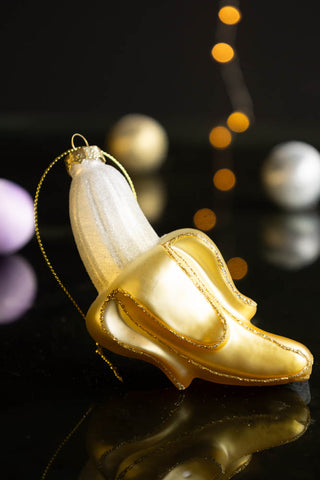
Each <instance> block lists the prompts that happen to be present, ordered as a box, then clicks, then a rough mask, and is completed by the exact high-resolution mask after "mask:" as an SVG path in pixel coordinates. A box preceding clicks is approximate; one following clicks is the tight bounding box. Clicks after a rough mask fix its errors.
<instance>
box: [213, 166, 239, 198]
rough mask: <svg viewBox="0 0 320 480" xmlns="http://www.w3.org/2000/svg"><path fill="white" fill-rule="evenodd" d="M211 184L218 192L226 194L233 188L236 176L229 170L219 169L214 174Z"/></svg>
mask: <svg viewBox="0 0 320 480" xmlns="http://www.w3.org/2000/svg"><path fill="white" fill-rule="evenodd" d="M213 183H214V186H215V187H216V188H217V189H218V190H222V191H223V192H226V191H227V190H231V189H232V188H233V187H234V186H235V184H236V176H235V174H234V173H233V171H232V170H230V169H229V168H221V169H220V170H217V171H216V173H215V174H214V176H213Z"/></svg>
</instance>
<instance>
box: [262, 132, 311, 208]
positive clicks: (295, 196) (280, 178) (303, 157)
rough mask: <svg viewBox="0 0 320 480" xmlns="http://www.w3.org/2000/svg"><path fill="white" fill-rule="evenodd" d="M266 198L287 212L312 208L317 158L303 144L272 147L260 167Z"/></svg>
mask: <svg viewBox="0 0 320 480" xmlns="http://www.w3.org/2000/svg"><path fill="white" fill-rule="evenodd" d="M262 182H263V185H264V187H265V190H266V192H267V194H268V195H269V197H270V198H271V199H272V200H273V201H274V202H275V203H276V204H278V205H279V206H280V207H282V208H284V209H287V210H302V209H307V208H310V207H313V206H315V204H316V203H317V201H318V200H319V198H320V154H319V152H318V151H317V150H316V149H315V148H314V147H312V146H311V145H308V144H307V143H304V142H296V141H294V142H286V143H282V144H280V145H277V146H276V147H274V148H273V149H272V151H271V153H270V155H269V156H268V158H267V159H266V161H265V163H264V165H263V167H262Z"/></svg>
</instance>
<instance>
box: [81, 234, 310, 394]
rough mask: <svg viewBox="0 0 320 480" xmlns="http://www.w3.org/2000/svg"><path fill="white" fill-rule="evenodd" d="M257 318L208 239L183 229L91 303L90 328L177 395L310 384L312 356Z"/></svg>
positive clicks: (253, 306) (105, 343)
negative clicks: (164, 379)
mask: <svg viewBox="0 0 320 480" xmlns="http://www.w3.org/2000/svg"><path fill="white" fill-rule="evenodd" d="M255 311H256V304H255V302H253V301H252V300H250V299H249V298H247V297H245V296H244V295H242V294H241V293H240V292H238V290H237V289H236V287H235V285H234V284H233V281H232V279H231V276H230V274H229V272H228V269H227V266H226V264H225V262H224V260H223V258H222V256H221V254H220V252H219V250H218V249H217V247H216V246H215V245H214V243H213V242H212V241H211V240H210V239H209V237H207V236H206V235H205V234H204V233H202V232H200V231H197V230H193V229H183V230H178V231H176V232H172V233H170V234H168V235H165V236H164V237H162V238H161V239H160V240H159V242H158V243H157V244H156V245H155V246H154V247H152V248H151V249H149V250H147V251H146V252H144V253H143V254H142V255H140V256H139V257H138V258H136V259H135V260H134V261H132V262H131V263H130V264H129V265H128V266H127V267H125V268H124V269H123V271H122V272H121V273H120V274H119V275H118V276H117V277H116V279H115V280H114V281H113V282H112V284H111V285H110V286H109V288H108V289H107V290H106V291H104V292H102V293H101V294H100V295H99V296H98V298H97V299H96V301H95V302H94V303H93V304H92V306H91V308H90V309H89V312H88V314H87V328H88V331H89V332H90V334H91V335H92V337H93V338H94V339H95V340H96V341H97V342H99V343H100V344H101V345H102V346H104V347H106V348H108V349H110V350H112V351H114V352H116V353H120V354H124V355H127V356H132V357H137V358H141V359H143V360H146V361H149V362H150V363H153V364H154V365H156V366H158V367H159V368H161V369H162V370H163V372H164V373H165V374H166V375H167V376H168V377H169V378H170V380H171V381H172V382H173V383H174V384H175V385H176V386H177V387H178V388H179V389H183V388H186V387H188V386H189V384H190V382H191V381H192V379H193V378H195V377H199V378H203V379H205V380H209V381H213V382H218V383H224V384H234V385H270V384H282V383H288V382H293V381H301V380H306V379H307V378H309V376H310V373H311V368H312V362H313V358H312V355H311V353H310V352H309V350H308V349H307V348H306V347H305V346H304V345H302V344H300V343H298V342H296V341H294V340H290V339H286V338H284V337H281V336H278V335H274V334H271V333H268V332H265V331H263V330H261V329H259V328H257V327H255V326H254V325H253V324H252V323H251V322H250V320H251V318H252V317H253V315H254V314H255Z"/></svg>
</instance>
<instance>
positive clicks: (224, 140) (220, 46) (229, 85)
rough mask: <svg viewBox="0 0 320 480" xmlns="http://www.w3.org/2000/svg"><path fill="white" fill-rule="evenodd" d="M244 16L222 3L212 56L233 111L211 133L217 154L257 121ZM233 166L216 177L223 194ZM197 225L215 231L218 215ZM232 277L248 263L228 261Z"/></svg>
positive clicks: (232, 2)
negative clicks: (242, 57) (241, 52)
mask: <svg viewBox="0 0 320 480" xmlns="http://www.w3.org/2000/svg"><path fill="white" fill-rule="evenodd" d="M241 19H242V13H241V11H240V8H239V1H238V0H229V1H228V0H222V1H220V4H219V10H218V14H217V26H216V38H215V44H214V45H213V47H212V49H211V57H212V59H213V60H214V61H215V62H217V64H218V65H219V68H220V72H221V76H222V79H223V82H224V85H225V88H226V91H227V95H228V98H229V101H230V104H231V108H232V110H231V111H230V113H229V114H228V115H226V118H224V119H223V120H222V121H221V122H219V123H218V124H216V125H215V126H214V127H213V128H212V130H211V131H210V133H209V142H210V144H211V146H212V147H213V148H214V149H215V150H216V151H220V152H223V151H227V149H228V148H229V147H230V145H231V144H232V142H233V140H234V138H235V137H236V136H237V135H238V134H241V133H243V132H245V131H246V130H247V129H248V128H249V127H250V125H251V124H252V122H253V120H254V113H253V103H252V99H251V97H250V94H249V91H248V89H247V86H246V84H245V81H244V78H243V74H242V70H241V67H240V62H239V57H238V55H237V52H236V48H235V41H236V33H237V27H238V24H239V22H240V21H241ZM228 167H229V165H224V166H223V168H218V169H216V171H215V172H214V175H213V186H214V188H215V189H217V190H218V191H220V192H225V193H226V194H227V192H229V191H231V190H232V189H233V188H234V186H235V185H236V175H235V173H234V172H233V170H232V169H231V168H228ZM193 222H194V225H195V226H196V227H197V228H199V229H200V230H203V231H210V230H212V229H213V228H214V227H215V225H216V223H217V215H216V214H215V212H214V211H213V210H211V209H210V208H201V209H199V210H198V211H197V212H196V213H195V214H194V217H193ZM227 264H228V267H229V270H230V273H231V275H232V278H233V279H235V280H240V279H241V278H243V277H244V276H245V275H246V274H247V271H248V265H247V262H246V261H245V260H244V259H243V258H240V257H233V258H231V259H230V260H229V261H228V262H227Z"/></svg>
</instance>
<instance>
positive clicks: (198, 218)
mask: <svg viewBox="0 0 320 480" xmlns="http://www.w3.org/2000/svg"><path fill="white" fill-rule="evenodd" d="M216 221H217V217H216V214H215V213H214V212H213V211H212V210H211V209H210V208H200V210H197V211H196V213H195V214H194V216H193V223H194V224H195V226H196V227H197V228H199V230H203V231H205V232H207V231H208V230H211V229H212V228H213V227H214V226H215V224H216Z"/></svg>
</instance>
